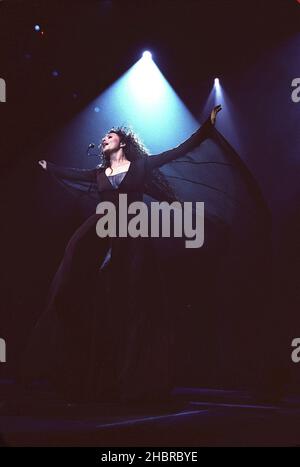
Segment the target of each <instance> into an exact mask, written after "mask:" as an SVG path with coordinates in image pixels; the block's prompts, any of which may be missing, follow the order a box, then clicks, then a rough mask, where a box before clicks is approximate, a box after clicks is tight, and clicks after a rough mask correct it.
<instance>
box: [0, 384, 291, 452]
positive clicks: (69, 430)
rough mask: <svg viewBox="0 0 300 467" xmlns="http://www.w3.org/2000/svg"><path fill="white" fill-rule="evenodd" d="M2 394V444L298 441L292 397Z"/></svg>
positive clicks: (186, 391) (183, 391) (182, 392)
mask: <svg viewBox="0 0 300 467" xmlns="http://www.w3.org/2000/svg"><path fill="white" fill-rule="evenodd" d="M1 386H2V389H3V388H4V386H5V387H6V391H2V392H10V394H9V396H8V394H7V396H6V397H4V395H3V396H2V402H1V410H0V432H1V441H0V444H1V445H2V446H97V447H111V446H120V447H124V446H126V447H127V446H128V447H138V446H144V447H148V446H149V447H151V446H153V447H154V446H168V447H173V446H174V447H176V446H177V447H183V446H194V447H201V446H300V397H299V398H297V397H290V398H287V397H286V398H284V399H282V400H281V401H280V402H278V403H276V404H274V403H273V404H270V403H258V402H254V400H253V399H251V396H250V395H249V394H248V393H247V392H243V391H222V390H210V389H196V388H177V389H176V391H175V392H174V397H173V400H172V402H170V403H169V404H167V405H166V404H162V405H153V406H144V407H142V406H138V405H128V404H127V405H124V404H123V405H122V404H118V403H105V404H104V403H102V404H100V403H97V404H87V403H85V404H75V403H68V402H66V401H60V400H54V399H53V398H51V397H49V395H45V394H43V395H42V394H40V395H39V397H37V396H35V397H29V396H26V397H20V396H19V397H17V394H16V393H14V392H13V391H8V389H9V388H10V389H11V385H10V384H6V385H3V384H2V385H1Z"/></svg>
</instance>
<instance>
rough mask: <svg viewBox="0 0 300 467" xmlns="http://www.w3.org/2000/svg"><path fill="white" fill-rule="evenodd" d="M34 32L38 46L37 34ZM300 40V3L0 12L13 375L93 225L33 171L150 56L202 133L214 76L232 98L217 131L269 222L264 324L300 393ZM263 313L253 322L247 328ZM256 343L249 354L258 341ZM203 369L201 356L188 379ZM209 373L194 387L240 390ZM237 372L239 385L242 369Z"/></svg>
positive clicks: (289, 385) (18, 4) (5, 266)
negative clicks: (298, 354) (226, 120)
mask: <svg viewBox="0 0 300 467" xmlns="http://www.w3.org/2000/svg"><path fill="white" fill-rule="evenodd" d="M36 23H38V24H40V25H41V26H42V30H43V34H40V33H36V32H35V31H34V29H33V28H34V25H35V24H36ZM299 28H300V5H299V3H298V2H297V1H296V0H273V1H271V0H260V1H258V0H252V1H247V2H240V1H238V0H199V1H194V0H185V1H177V0H174V1H168V0H160V1H156V0H151V1H150V0H143V1H134V0H123V1H116V0H113V1H104V0H103V1H55V0H52V1H51V2H50V1H49V2H47V1H30V0H28V1H13V0H12V1H8V0H7V1H5V0H3V1H2V2H0V77H1V78H4V79H5V81H6V84H7V102H6V103H0V118H1V128H0V135H1V136H0V156H1V160H0V164H1V213H2V215H1V219H2V222H1V318H0V319H1V321H0V336H1V337H4V338H6V341H7V351H8V356H7V357H8V363H7V364H6V365H5V366H4V365H2V367H1V370H2V372H3V374H4V375H5V376H9V377H11V376H14V375H15V374H16V368H17V364H18V358H19V355H20V353H22V349H23V346H24V342H25V341H26V338H27V336H28V333H29V332H30V330H31V329H32V327H33V325H34V322H35V321H36V319H37V317H38V316H39V314H40V313H41V310H42V307H43V304H44V300H45V295H46V293H47V289H48V287H49V283H50V281H51V277H52V276H53V274H54V271H55V269H56V268H57V266H58V264H59V260H60V258H61V256H62V254H63V250H64V247H65V244H66V241H67V239H68V238H69V237H70V235H71V234H72V232H73V231H74V228H75V227H76V226H78V225H79V224H80V222H81V221H82V219H83V218H84V214H85V212H86V211H85V209H86V208H85V207H84V208H82V206H78V205H76V204H75V203H74V201H73V200H72V199H71V198H69V197H68V196H67V195H66V194H65V193H63V192H62V191H61V190H60V188H58V187H57V186H54V185H53V183H52V182H51V181H49V180H48V179H46V177H45V176H44V174H43V173H41V171H40V170H39V168H38V166H37V163H36V161H37V160H39V159H41V158H43V149H45V151H46V149H47V148H46V145H47V143H46V141H48V140H49V138H51V137H53V136H54V135H55V134H56V132H57V131H58V130H61V128H63V127H64V125H65V124H67V122H69V121H70V120H71V119H72V117H74V116H75V115H76V114H77V113H78V112H79V111H80V110H81V109H83V108H84V107H85V106H86V105H87V104H88V103H89V102H90V101H91V100H93V99H94V98H95V97H96V96H97V95H99V94H100V93H101V92H102V91H103V90H105V89H106V88H107V87H108V86H109V85H111V84H112V83H113V82H114V81H115V80H116V79H117V78H118V77H120V76H121V75H122V74H123V73H124V72H125V71H126V70H127V69H128V68H129V67H130V66H131V65H132V64H133V63H135V62H136V61H137V60H138V58H139V57H140V55H141V53H142V51H143V50H145V49H149V50H151V51H152V52H153V53H154V54H155V62H156V64H157V66H158V67H159V69H160V70H161V71H162V73H163V74H164V76H165V77H166V79H167V80H168V81H169V82H170V83H171V85H172V86H173V88H174V89H175V90H176V92H177V93H178V95H179V96H180V98H181V99H182V100H183V101H184V103H185V105H186V106H187V107H188V109H189V110H190V111H191V112H192V113H193V115H194V116H195V117H196V118H198V119H199V121H202V120H203V118H204V117H205V115H203V108H204V104H205V102H206V99H207V97H208V95H209V93H210V90H211V87H212V83H213V79H214V77H215V76H218V77H219V78H220V80H221V83H222V86H223V87H224V89H225V90H226V93H227V96H228V97H229V102H230V113H231V117H232V119H233V121H234V132H229V131H228V130H227V129H226V126H224V128H222V127H221V128H220V130H221V131H222V132H223V133H224V135H225V137H226V138H227V139H228V140H229V141H231V142H232V143H233V144H234V145H235V147H236V148H237V149H238V150H239V152H240V155H241V157H242V159H243V160H244V161H245V162H246V163H247V165H248V167H249V168H250V169H251V171H252V173H253V174H254V176H255V178H256V179H257V181H258V182H259V184H260V187H261V189H262V192H263V194H264V196H265V199H266V201H267V203H268V206H269V207H270V209H271V212H272V248H273V254H272V268H271V272H270V279H271V290H270V292H268V294H269V302H268V305H267V308H268V309H267V320H266V322H265V323H264V333H265V345H266V348H267V349H268V350H269V351H270V356H269V363H268V365H270V362H271V366H272V369H271V370H272V371H271V373H272V376H271V378H273V380H274V383H275V385H278V386H284V390H286V391H291V390H292V391H294V392H299V391H300V386H299V384H300V378H299V375H300V365H299V368H298V367H297V365H295V364H292V363H291V360H290V353H291V340H292V339H293V338H294V337H298V336H299V335H300V318H299V305H300V292H299V266H300V264H299V250H300V242H299V237H300V229H299V225H300V223H299V214H300V202H299V201H300V190H299V165H300V164H299V151H300V136H299V135H300V131H299V130H300V125H299V117H300V103H299V104H295V103H293V102H292V100H291V92H292V88H291V82H292V80H293V79H294V78H296V77H300V64H299V51H300V31H299ZM53 70H59V76H58V77H54V76H53V75H52V71H53ZM41 153H42V154H41ZM60 156H61V159H62V160H63V154H61V155H60V154H56V155H55V159H56V160H59V159H60ZM88 164H91V162H90V161H89V162H88V163H87V164H86V165H88ZM74 165H75V164H74ZM84 165H85V164H83V166H84ZM228 274H230V271H229V272H228ZM265 311H266V310H265ZM241 313H242V310H241ZM259 313H260V311H259V310H253V320H254V319H257V317H258V316H259ZM203 325H204V328H205V321H204V323H203V322H202V328H203ZM202 332H203V331H202ZM204 334H205V332H204ZM202 338H203V336H202ZM231 338H232V336H230V335H228V340H230V339H231ZM207 339H208V338H207ZM251 342H253V348H252V349H251V350H250V351H251V352H253V353H254V354H255V336H253V339H252V341H251ZM204 348H205V346H204ZM202 350H203V349H202ZM248 351H249V349H248ZM208 354H209V353H208ZM242 354H243V350H242V349H241V355H242ZM261 358H262V356H261V355H259V354H257V359H258V360H260V359H261ZM224 359H225V360H226V356H225V357H224ZM228 359H229V357H228ZM196 361H197V355H196V358H195V361H194V362H193V364H192V365H191V366H193V365H194V366H195V362H196ZM206 365H207V366H206V367H205V366H204V367H203V366H202V367H201V368H202V370H201V373H202V374H201V378H200V379H199V378H198V380H197V381H196V380H195V381H192V382H191V384H193V383H195V384H197V383H200V384H203V385H210V384H213V385H216V386H219V387H222V386H227V387H228V386H229V387H232V386H235V387H236V386H239V385H243V384H244V383H243V378H242V376H241V379H240V382H239V379H238V377H236V376H235V378H233V379H230V377H227V378H226V376H225V373H226V371H225V370H223V373H222V371H221V372H220V373H219V376H218V377H217V378H216V377H215V376H214V378H212V377H211V373H212V370H211V368H210V367H211V365H210V361H209V357H207V358H206ZM240 365H241V366H240V369H241V373H242V357H241V363H240ZM227 366H230V362H227ZM191 379H192V378H191Z"/></svg>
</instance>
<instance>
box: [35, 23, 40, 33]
mask: <svg viewBox="0 0 300 467" xmlns="http://www.w3.org/2000/svg"><path fill="white" fill-rule="evenodd" d="M34 30H35V31H37V32H38V31H40V30H41V26H40V25H39V24H36V25H35V26H34Z"/></svg>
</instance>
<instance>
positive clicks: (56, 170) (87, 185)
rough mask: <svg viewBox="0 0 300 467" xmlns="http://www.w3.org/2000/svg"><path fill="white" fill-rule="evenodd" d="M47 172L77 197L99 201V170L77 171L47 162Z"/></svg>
mask: <svg viewBox="0 0 300 467" xmlns="http://www.w3.org/2000/svg"><path fill="white" fill-rule="evenodd" d="M47 172H48V173H49V174H50V175H51V176H52V177H53V179H54V180H55V181H56V182H58V183H59V184H60V185H62V186H63V187H64V188H65V189H66V190H67V191H68V192H69V193H71V194H72V195H73V196H75V197H79V196H80V197H81V196H84V195H85V196H88V197H89V198H91V199H93V200H98V198H99V192H98V187H97V174H98V172H99V168H94V169H77V168H71V167H61V166H58V165H56V164H53V162H48V161H47Z"/></svg>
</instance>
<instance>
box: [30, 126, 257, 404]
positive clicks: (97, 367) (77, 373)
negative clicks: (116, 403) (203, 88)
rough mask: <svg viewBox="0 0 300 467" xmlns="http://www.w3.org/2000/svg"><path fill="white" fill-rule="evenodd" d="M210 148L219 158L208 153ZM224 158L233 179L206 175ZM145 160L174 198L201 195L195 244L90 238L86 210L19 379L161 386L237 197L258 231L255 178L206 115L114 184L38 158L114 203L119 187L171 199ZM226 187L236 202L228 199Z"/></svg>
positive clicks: (127, 391)
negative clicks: (199, 243) (201, 221)
mask: <svg viewBox="0 0 300 467" xmlns="http://www.w3.org/2000/svg"><path fill="white" fill-rule="evenodd" d="M205 144H206V145H207V146H205ZM203 157H204V159H203ZM218 157H222V158H225V161H226V162H224V161H219V162H218V161H216V159H217V158H218ZM205 158H206V160H205ZM232 161H233V162H232ZM177 162H178V163H179V164H178V168H177V167H176V166H175V163H177ZM211 163H215V164H217V165H218V167H217V170H216V168H214V169H212V172H211V173H210V172H205V170H207V165H209V164H211ZM180 164H181V166H180ZM225 166H226V167H225ZM229 166H230V167H231V168H232V172H231V173H230V177H231V183H232V185H233V186H231V184H230V183H229V184H228V174H227V173H225V174H224V173H223V178H222V173H220V174H219V173H217V174H216V172H218V169H219V167H221V169H223V168H224V167H225V169H226V170H227V169H228V167H229ZM154 169H160V170H162V172H163V173H164V175H165V176H166V177H168V181H169V183H170V185H171V186H172V188H174V190H175V192H176V194H177V196H178V194H179V198H180V199H182V200H183V201H187V200H194V201H195V200H198V201H204V202H205V203H206V204H205V209H206V211H205V229H206V230H205V248H200V249H199V251H195V250H193V249H189V250H188V249H185V248H184V247H183V240H182V239H173V240H172V239H170V240H169V239H167V240H166V239H164V240H161V239H153V238H150V237H149V238H142V237H138V238H131V237H124V238H121V237H115V238H100V237H98V236H97V234H96V223H97V221H98V220H99V217H100V214H93V215H92V216H90V217H89V218H88V219H87V220H86V221H85V222H84V223H83V224H82V225H81V226H80V227H79V228H78V229H77V230H76V232H75V233H74V234H73V236H72V238H71V239H70V241H69V243H68V244H67V247H66V250H65V254H64V257H63V259H62V261H61V264H60V266H59V269H58V271H57V272H56V275H55V277H54V279H53V282H52V284H51V288H50V291H49V296H48V300H47V307H46V310H45V311H44V313H43V314H42V316H41V317H40V319H39V320H38V323H37V325H36V327H35V329H34V332H33V335H32V337H31V338H30V340H29V345H28V348H27V351H26V358H25V361H26V362H27V363H26V368H24V375H25V376H24V377H25V379H26V380H27V381H28V380H33V379H46V380H47V381H48V382H50V383H51V384H52V385H53V387H55V388H56V389H57V390H58V391H59V392H60V393H63V394H64V395H65V396H66V397H67V398H69V399H70V398H75V399H80V400H107V399H113V398H116V399H118V400H120V399H121V400H139V399H142V400H145V399H151V400H153V399H163V398H165V397H167V396H168V395H169V393H170V390H171V388H172V386H173V384H174V369H175V367H176V358H175V357H174V355H175V354H176V352H175V353H174V351H175V349H176V345H177V333H178V324H177V315H176V313H177V311H178V308H180V307H181V306H185V305H186V304H187V303H190V302H191V301H192V300H194V301H195V300H196V301H197V298H195V297H196V294H195V292H196V288H197V289H198V287H197V281H195V280H194V278H195V274H196V276H198V279H199V277H200V276H201V274H202V276H201V278H202V279H201V280H202V288H203V292H202V293H201V300H202V304H203V300H204V298H203V297H204V296H205V293H207V291H208V290H209V288H208V283H209V282H210V281H212V280H214V279H215V277H216V273H217V271H218V264H219V263H220V258H224V254H225V252H228V245H229V244H230V239H232V238H234V236H235V237H236V238H237V237H238V238H243V232H242V235H241V224H240V221H239V215H237V210H240V204H241V203H243V201H245V203H244V207H245V205H246V207H247V208H248V207H249V204H251V206H250V208H252V214H251V216H250V217H249V216H248V218H249V219H250V218H251V222H250V221H248V223H247V222H246V224H247V227H246V228H247V229H249V225H251V227H253V228H254V225H255V226H256V227H255V229H256V230H257V232H261V231H262V229H264V228H265V227H264V226H262V223H261V221H260V220H261V219H263V223H264V222H265V214H264V213H263V214H262V212H261V211H262V210H264V203H263V200H262V199H261V197H260V194H259V191H258V189H257V186H256V185H255V182H254V181H253V180H252V179H251V176H250V174H249V173H248V172H247V169H246V168H245V166H244V165H243V163H242V162H241V161H240V159H239V158H238V156H237V155H236V154H235V153H234V150H233V149H232V148H231V147H230V146H229V144H228V143H227V142H226V141H225V140H224V138H223V137H222V136H221V135H220V134H219V133H218V132H217V130H216V129H215V128H214V127H213V125H212V124H211V122H210V119H208V120H207V121H206V122H205V124H204V125H202V126H201V128H200V129H199V130H198V131H196V132H195V133H194V134H193V135H192V136H191V137H190V138H189V139H188V140H187V141H185V142H184V143H182V144H181V145H180V146H178V147H177V148H175V149H171V150H169V151H165V152H163V153H161V154H158V155H152V156H149V157H146V158H142V159H139V160H136V161H133V162H131V164H130V166H129V170H128V172H127V173H126V174H125V175H124V176H123V179H122V180H121V182H120V184H119V185H118V187H117V188H116V186H113V184H112V182H111V181H110V180H109V178H108V177H107V176H106V175H105V171H104V170H103V169H102V168H95V169H85V170H83V169H74V168H64V167H59V166H56V165H55V164H53V163H50V162H48V165H47V170H48V171H49V172H50V174H51V175H52V176H53V177H54V178H55V179H56V180H57V181H59V182H60V183H63V184H64V185H65V186H66V187H67V188H68V189H70V190H71V191H73V192H76V193H83V194H87V195H88V196H90V197H94V198H95V199H96V200H97V201H111V202H113V203H114V204H115V206H116V208H118V197H119V194H121V193H126V194H127V196H128V203H130V202H133V201H142V200H143V199H144V195H145V194H146V195H148V196H150V200H151V199H154V200H158V201H168V202H171V201H172V199H170V196H169V195H167V194H166V192H165V191H164V190H163V189H161V188H160V187H159V186H158V185H157V184H156V183H154V181H153V177H152V173H153V172H152V171H153V170H154ZM197 170H199V172H197ZM197 173H198V175H197ZM201 173H204V174H205V179H204V183H203V180H199V177H200V175H201ZM237 173H238V174H239V175H238V179H237V176H236V174H237ZM199 174H200V175H199ZM232 174H233V175H232ZM192 175H196V178H194V179H192ZM213 176H214V179H215V186H213V185H212V178H213ZM249 180H250V181H249ZM184 184H185V185H184ZM224 185H226V186H225V188H226V190H229V191H230V189H231V188H233V190H234V195H232V194H230V193H229V195H228V194H227V193H225V191H224V189H225V188H224ZM237 187H238V188H237ZM245 187H246V188H245ZM199 189H200V190H201V191H199ZM203 190H204V191H203ZM237 191H238V193H237ZM246 191H247V195H245V193H246ZM211 192H212V194H213V195H211ZM241 193H242V195H241ZM234 196H236V199H238V203H235V202H233V201H232V200H233V199H234ZM247 197H248V198H247ZM224 198H225V200H224ZM228 200H229V201H228ZM226 203H227V204H226ZM253 207H254V211H253ZM250 211H251V209H250ZM244 217H245V218H246V217H247V215H246V214H245V211H244ZM252 230H253V229H252ZM248 233H249V232H248ZM252 239H253V237H252ZM240 248H243V246H241V247H240ZM200 250H201V251H200ZM175 251H176V252H177V253H176V254H175V253H174V252H175ZM207 252H211V253H212V254H208V255H207ZM174 258H175V259H174ZM195 268H196V270H195ZM198 279H197V280H198ZM185 287H190V288H189V289H188V290H187V289H186V288H185ZM183 290H185V291H184V292H183V293H182V291H183ZM179 291H180V292H179ZM184 302H185V303H184ZM28 362H29V363H28Z"/></svg>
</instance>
